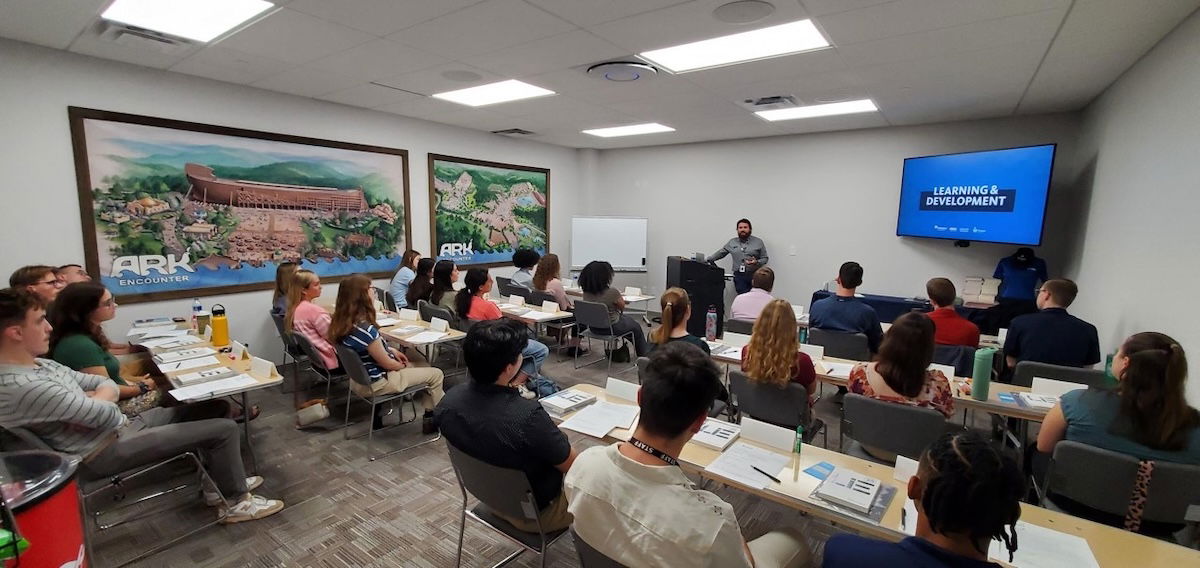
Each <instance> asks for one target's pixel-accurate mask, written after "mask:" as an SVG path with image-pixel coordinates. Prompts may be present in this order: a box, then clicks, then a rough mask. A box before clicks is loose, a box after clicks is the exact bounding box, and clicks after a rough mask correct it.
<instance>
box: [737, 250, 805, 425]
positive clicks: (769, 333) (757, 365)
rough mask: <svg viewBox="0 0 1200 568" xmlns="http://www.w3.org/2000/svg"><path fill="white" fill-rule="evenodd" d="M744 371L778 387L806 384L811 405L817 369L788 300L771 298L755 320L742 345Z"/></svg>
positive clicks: (757, 380) (752, 378) (752, 376)
mask: <svg viewBox="0 0 1200 568" xmlns="http://www.w3.org/2000/svg"><path fill="white" fill-rule="evenodd" d="M759 270H762V269H761V268H760V269H759ZM756 275H757V273H756ZM742 372H744V373H746V375H747V376H749V377H750V380H752V381H755V382H758V383H764V384H769V385H775V386H777V387H779V388H784V387H786V386H787V384H788V383H789V382H792V383H799V384H801V385H804V389H805V390H807V391H808V404H809V406H811V405H812V403H813V396H814V395H815V391H816V389H815V388H814V387H815V386H816V382H817V371H816V369H815V368H813V362H812V357H809V356H808V353H805V352H803V351H801V350H800V338H799V334H798V333H797V329H796V312H795V311H793V310H792V305H791V304H789V303H787V301H786V300H771V301H770V303H768V304H767V305H766V307H764V308H763V310H762V315H760V316H758V320H756V321H755V322H754V331H753V332H752V333H751V334H750V343H749V344H747V345H746V346H745V347H743V348H742Z"/></svg>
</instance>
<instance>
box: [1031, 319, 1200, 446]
mask: <svg viewBox="0 0 1200 568" xmlns="http://www.w3.org/2000/svg"><path fill="white" fill-rule="evenodd" d="M1112 373H1113V376H1115V377H1116V378H1117V381H1118V385H1117V388H1115V389H1079V390H1075V391H1071V392H1069V393H1066V394H1064V395H1063V396H1062V397H1061V398H1060V399H1059V403H1058V405H1057V406H1055V407H1054V408H1052V409H1050V412H1049V413H1048V414H1047V415H1046V419H1045V420H1044V421H1043V422H1042V429H1041V431H1040V432H1039V433H1038V443H1037V446H1038V450H1040V451H1042V452H1045V453H1050V452H1052V451H1054V446H1055V444H1057V443H1058V442H1059V440H1064V439H1065V440H1072V441H1076V442H1081V443H1084V444H1088V445H1092V446H1096V447H1100V448H1104V449H1107V450H1112V451H1114V452H1121V453H1123V454H1128V455H1131V456H1133V457H1136V458H1138V459H1144V460H1162V461H1170V462H1180V463H1189V464H1200V413H1198V412H1197V411H1196V409H1195V408H1192V407H1191V406H1188V403H1187V399H1186V398H1185V397H1184V393H1185V392H1186V387H1185V385H1186V381H1187V356H1186V355H1185V354H1184V352H1183V347H1181V346H1180V345H1179V342H1178V341H1175V340H1174V339H1172V338H1170V337H1169V336H1167V335H1164V334H1161V333H1155V332H1149V331H1148V332H1143V333H1138V334H1134V335H1132V336H1130V337H1129V339H1126V340H1125V343H1124V344H1123V345H1121V348H1120V350H1118V351H1117V355H1116V356H1115V357H1113V364H1112Z"/></svg>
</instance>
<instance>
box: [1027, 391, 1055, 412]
mask: <svg viewBox="0 0 1200 568" xmlns="http://www.w3.org/2000/svg"><path fill="white" fill-rule="evenodd" d="M1017 404H1020V405H1021V406H1024V407H1027V408H1038V409H1045V410H1049V409H1051V408H1054V405H1056V404H1058V397H1057V396H1050V395H1045V394H1033V393H1031V392H1019V393H1017Z"/></svg>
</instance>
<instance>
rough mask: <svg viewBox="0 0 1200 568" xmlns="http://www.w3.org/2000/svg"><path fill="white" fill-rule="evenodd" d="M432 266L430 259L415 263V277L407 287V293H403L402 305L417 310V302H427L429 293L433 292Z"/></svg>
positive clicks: (432, 261) (432, 262)
mask: <svg viewBox="0 0 1200 568" xmlns="http://www.w3.org/2000/svg"><path fill="white" fill-rule="evenodd" d="M433 265H434V260H433V259H432V258H422V259H421V260H419V261H417V275H416V276H415V277H414V278H413V280H412V282H411V283H409V285H408V292H405V296H404V305H405V306H407V307H409V308H412V309H414V310H415V309H417V301H418V300H425V301H426V302H428V301H429V293H430V292H433Z"/></svg>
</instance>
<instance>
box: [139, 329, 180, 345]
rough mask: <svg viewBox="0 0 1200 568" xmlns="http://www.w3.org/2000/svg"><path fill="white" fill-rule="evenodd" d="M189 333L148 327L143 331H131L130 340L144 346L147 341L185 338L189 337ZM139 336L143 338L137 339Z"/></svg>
mask: <svg viewBox="0 0 1200 568" xmlns="http://www.w3.org/2000/svg"><path fill="white" fill-rule="evenodd" d="M147 330H149V331H147ZM135 332H136V333H135ZM188 332H189V330H186V329H176V328H175V327H170V328H169V329H166V328H149V327H146V328H141V329H134V330H130V334H129V340H130V342H132V343H137V344H142V343H143V342H145V340H147V339H154V338H158V337H183V336H185V335H187V334H188ZM139 336H140V337H141V339H136V338H137V337H139Z"/></svg>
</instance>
